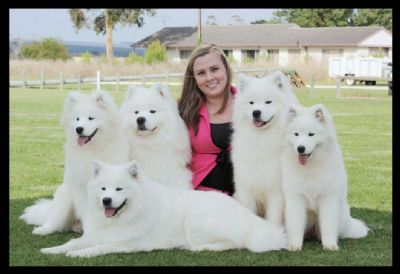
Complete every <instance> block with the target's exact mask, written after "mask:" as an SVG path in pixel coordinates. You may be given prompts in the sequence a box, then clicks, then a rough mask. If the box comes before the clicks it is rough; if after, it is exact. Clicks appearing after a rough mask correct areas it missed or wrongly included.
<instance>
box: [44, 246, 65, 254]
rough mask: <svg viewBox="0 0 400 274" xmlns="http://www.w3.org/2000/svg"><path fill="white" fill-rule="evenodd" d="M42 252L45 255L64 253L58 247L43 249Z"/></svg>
mask: <svg viewBox="0 0 400 274" xmlns="http://www.w3.org/2000/svg"><path fill="white" fill-rule="evenodd" d="M40 252H42V253H43V254H59V253H62V252H61V251H60V250H59V249H58V248H57V247H47V248H41V249H40Z"/></svg>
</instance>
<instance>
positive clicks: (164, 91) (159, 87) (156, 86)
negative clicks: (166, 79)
mask: <svg viewBox="0 0 400 274" xmlns="http://www.w3.org/2000/svg"><path fill="white" fill-rule="evenodd" d="M152 88H153V89H154V90H156V91H157V92H158V93H159V94H160V95H161V96H162V97H169V96H170V92H169V90H168V88H167V87H166V86H165V85H163V84H160V83H156V84H154V85H153V87H152Z"/></svg>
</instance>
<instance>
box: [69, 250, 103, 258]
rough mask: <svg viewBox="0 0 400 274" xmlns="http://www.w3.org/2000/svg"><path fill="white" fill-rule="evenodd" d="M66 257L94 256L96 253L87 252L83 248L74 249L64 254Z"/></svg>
mask: <svg viewBox="0 0 400 274" xmlns="http://www.w3.org/2000/svg"><path fill="white" fill-rule="evenodd" d="M65 255H66V256H67V257H71V258H78V257H79V258H89V257H93V256H96V254H93V253H92V252H87V251H85V250H76V251H69V252H67V253H66V254H65Z"/></svg>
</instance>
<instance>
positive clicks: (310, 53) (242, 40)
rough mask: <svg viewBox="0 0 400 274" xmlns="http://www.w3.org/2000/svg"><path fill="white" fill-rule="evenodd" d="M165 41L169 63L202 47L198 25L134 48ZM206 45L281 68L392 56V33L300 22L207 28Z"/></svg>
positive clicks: (148, 39) (170, 31) (176, 29)
mask: <svg viewBox="0 0 400 274" xmlns="http://www.w3.org/2000/svg"><path fill="white" fill-rule="evenodd" d="M157 39H158V40H160V42H161V43H162V44H164V45H165V46H166V48H167V54H168V60H172V61H175V62H180V60H181V59H185V58H188V57H189V55H190V53H191V51H192V50H193V49H194V48H195V47H196V44H197V27H167V28H163V29H161V30H160V31H158V32H156V33H154V34H152V35H150V36H148V37H146V38H144V39H143V40H141V41H138V42H136V43H134V44H132V45H131V47H134V48H135V47H147V45H148V44H149V43H151V42H152V41H154V40H157ZM202 42H203V43H207V44H216V45H218V46H219V47H221V48H222V49H223V50H224V52H225V53H226V54H227V55H228V56H232V58H234V59H235V60H236V61H237V62H239V63H240V62H243V60H244V59H245V58H250V59H252V58H258V57H263V58H268V59H270V60H271V59H272V60H275V61H276V62H277V63H278V65H279V66H286V65H287V64H288V62H289V60H294V59H303V60H304V59H305V58H311V59H312V60H320V61H323V60H328V59H329V57H334V56H360V57H368V56H377V55H380V56H382V57H388V58H392V33H391V32H389V31H388V30H386V29H385V28H383V27H324V28H302V27H299V26H298V25H297V24H255V25H239V26H203V27H202Z"/></svg>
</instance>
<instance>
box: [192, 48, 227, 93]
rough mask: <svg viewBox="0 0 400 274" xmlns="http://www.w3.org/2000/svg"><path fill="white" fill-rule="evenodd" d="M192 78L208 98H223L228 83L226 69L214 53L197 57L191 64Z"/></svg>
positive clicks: (218, 56)
mask: <svg viewBox="0 0 400 274" xmlns="http://www.w3.org/2000/svg"><path fill="white" fill-rule="evenodd" d="M193 72H194V78H195V79H196V82H197V85H198V87H199V88H200V90H201V91H202V92H203V93H204V95H205V96H206V97H208V98H212V97H214V98H215V97H220V96H223V94H224V90H225V87H226V83H227V81H228V77H227V73H226V68H225V66H224V64H223V63H222V60H221V57H220V55H219V54H218V53H216V52H210V53H208V54H206V55H203V56H200V57H198V58H197V59H196V60H195V61H194V63H193Z"/></svg>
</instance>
